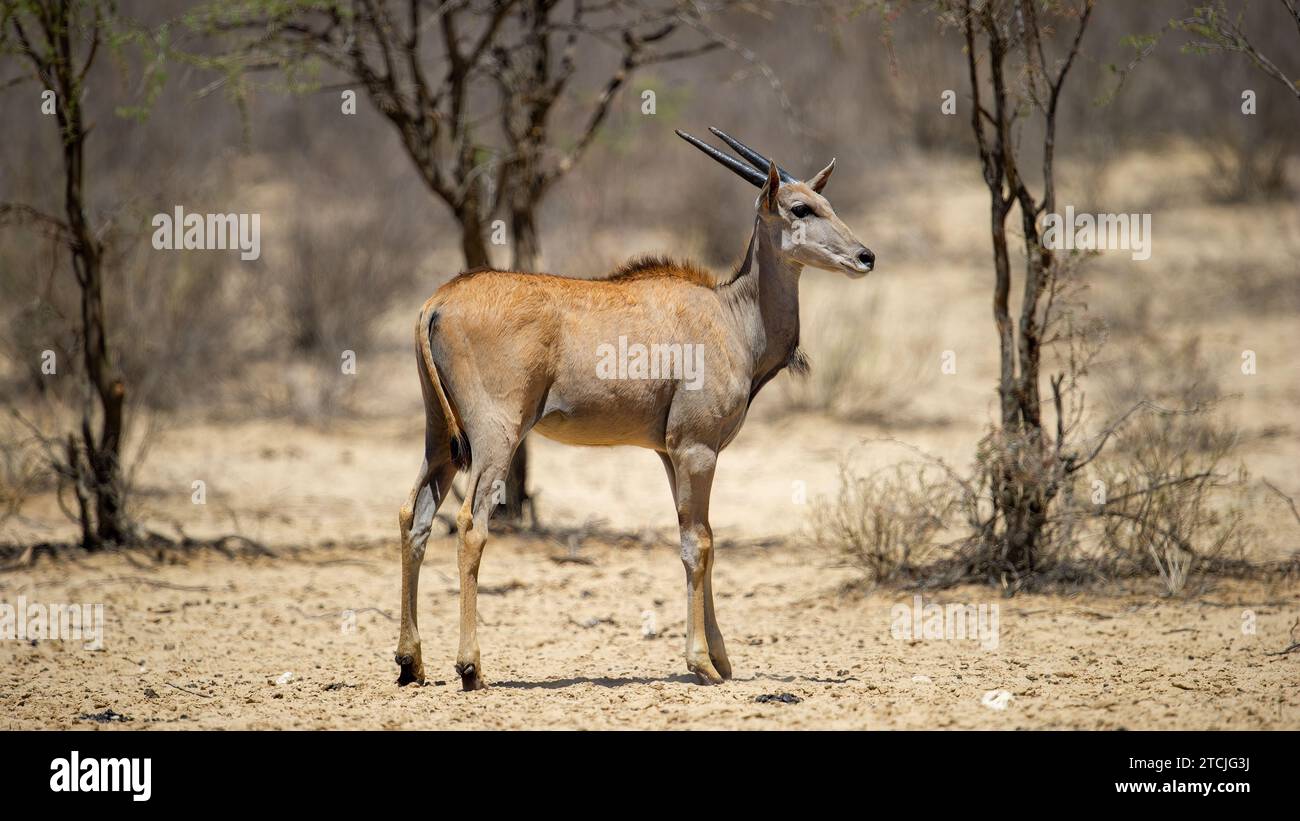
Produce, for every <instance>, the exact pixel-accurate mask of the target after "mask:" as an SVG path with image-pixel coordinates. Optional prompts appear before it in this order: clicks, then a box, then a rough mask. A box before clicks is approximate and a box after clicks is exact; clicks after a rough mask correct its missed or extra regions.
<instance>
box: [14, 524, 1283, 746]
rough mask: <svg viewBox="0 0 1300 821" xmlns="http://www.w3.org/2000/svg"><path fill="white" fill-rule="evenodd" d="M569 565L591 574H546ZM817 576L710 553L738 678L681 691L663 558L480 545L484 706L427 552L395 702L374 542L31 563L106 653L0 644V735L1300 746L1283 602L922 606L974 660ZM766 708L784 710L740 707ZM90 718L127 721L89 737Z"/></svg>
mask: <svg viewBox="0 0 1300 821" xmlns="http://www.w3.org/2000/svg"><path fill="white" fill-rule="evenodd" d="M570 555H576V556H578V557H580V558H581V559H582V560H583V562H590V563H589V564H588V563H578V562H563V563H562V562H557V561H556V560H555V558H556V557H560V556H563V557H568V556H570ZM822 558H823V557H821V556H819V555H817V554H816V553H814V552H812V550H811V549H809V548H801V547H798V546H795V545H787V546H783V547H781V548H779V549H772V548H761V547H752V546H732V547H730V548H723V549H722V550H720V552H719V558H718V563H717V567H716V571H715V574H716V576H715V583H716V588H717V590H718V608H719V618H720V621H721V624H722V627H723V630H724V631H725V633H726V635H727V639H728V647H729V650H730V655H731V658H732V662H733V664H734V666H735V671H736V678H735V679H734V680H733V681H731V682H729V683H727V684H724V685H722V686H717V687H701V686H699V685H697V684H695V683H693V680H692V678H691V677H689V676H687V675H686V671H685V669H684V663H683V660H682V649H683V641H684V639H683V630H684V621H683V617H684V602H683V596H682V587H683V580H682V570H681V565H680V562H679V561H678V560H677V558H676V555H675V553H674V551H673V550H672V549H671V548H670V547H667V546H656V547H628V546H623V547H611V546H604V545H599V544H588V545H584V546H582V547H580V548H579V549H578V550H577V551H576V552H570V551H568V550H562V549H560V548H558V547H556V546H553V545H549V544H547V543H545V542H542V541H538V540H527V541H525V540H520V539H517V538H502V539H498V540H497V541H495V542H494V543H492V544H491V545H490V547H489V552H488V555H487V557H486V558H485V561H484V565H483V571H482V578H481V581H482V584H483V587H484V592H485V595H483V596H481V598H480V613H481V619H482V625H481V627H480V640H481V643H482V647H483V661H484V667H485V670H486V673H487V675H488V678H489V682H490V684H491V686H490V689H488V690H487V691H485V692H481V693H463V692H461V691H460V689H459V687H458V686H456V679H455V676H454V674H453V671H452V661H453V655H454V652H455V642H456V606H457V605H456V593H457V591H456V585H455V582H454V578H455V560H454V548H453V546H452V541H451V539H449V538H446V537H443V538H441V539H438V540H436V541H435V542H434V543H433V544H432V545H431V549H430V552H429V557H428V558H427V559H426V563H425V569H424V575H423V581H424V584H423V587H422V589H421V593H420V600H421V608H422V611H421V613H420V618H421V633H422V639H423V645H424V655H425V664H426V669H427V671H428V673H429V675H430V683H429V684H428V685H427V686H424V687H415V686H410V687H405V688H399V687H397V686H396V685H395V683H394V678H395V674H396V668H395V667H394V666H393V664H392V661H391V657H392V648H393V646H394V644H395V641H396V634H397V624H396V622H395V620H394V617H395V615H396V614H395V607H394V606H395V604H396V599H397V578H398V577H397V572H396V571H397V563H396V557H395V555H393V551H392V549H391V548H390V547H378V546H376V547H370V548H338V549H331V550H325V549H317V550H311V551H306V552H303V553H301V554H299V555H297V556H294V557H292V558H280V559H276V560H272V559H266V558H254V559H246V558H236V559H230V558H225V557H221V556H219V555H215V554H206V555H200V556H193V557H191V558H190V559H188V560H186V561H184V562H181V563H175V560H174V559H173V560H172V562H171V563H168V564H165V565H162V566H156V565H146V564H141V563H140V561H139V560H138V559H135V560H129V559H128V557H123V556H120V555H118V556H100V557H93V558H89V559H82V560H79V561H75V562H74V561H70V560H64V559H57V560H44V561H42V562H41V563H40V564H38V566H37V567H36V568H35V569H34V570H33V571H31V572H29V573H26V574H24V576H23V577H21V578H20V577H18V576H15V575H12V574H11V575H8V576H5V577H3V578H0V598H3V599H4V600H12V599H16V598H17V597H18V596H24V597H25V598H26V599H27V600H28V601H42V602H69V603H71V602H92V601H93V602H102V603H103V604H104V605H105V620H106V627H105V635H104V645H103V648H102V649H101V650H98V651H90V650H86V649H84V648H83V647H82V646H81V644H80V643H79V642H55V641H43V642H35V643H31V642H12V641H10V642H3V643H0V727H3V728H124V729H145V728H155V727H157V728H294V729H311V728H352V729H358V728H457V729H477V728H638V729H641V728H645V729H649V728H677V729H703V728H856V729H884V728H1006V729H1011V728H1039V729H1041V728H1098V729H1099V728H1109V729H1118V728H1128V729H1154V728H1179V729H1191V728H1220V729H1226V728H1289V729H1300V687H1297V686H1296V682H1297V681H1298V680H1300V667H1298V666H1297V665H1300V653H1291V654H1281V655H1269V654H1270V653H1277V651H1279V650H1282V649H1284V648H1286V647H1287V646H1288V645H1289V644H1290V642H1291V639H1290V637H1289V636H1288V631H1289V629H1290V627H1291V625H1292V624H1293V623H1294V622H1295V621H1296V619H1297V616H1298V615H1300V595H1298V594H1297V591H1296V590H1295V587H1294V585H1290V586H1289V588H1288V589H1281V588H1277V587H1269V586H1267V585H1264V584H1250V585H1245V584H1240V583H1235V584H1227V583H1223V584H1220V585H1218V586H1217V589H1214V590H1210V591H1205V592H1203V593H1202V594H1200V595H1196V596H1192V597H1188V598H1185V599H1182V600H1177V601H1173V600H1161V599H1159V598H1158V597H1156V596H1154V595H1151V593H1150V592H1149V591H1144V592H1143V593H1142V594H1140V595H1122V594H1119V595H1098V594H1087V595H1078V596H1070V597H1064V596H1047V595H1035V596H1021V597H1017V598H1015V599H1009V600H999V599H997V598H994V597H992V596H991V592H990V591H989V590H988V589H984V588H964V589H959V590H953V591H948V592H946V593H943V594H941V595H940V596H938V597H937V598H930V597H927V598H926V599H925V603H927V604H928V603H932V602H933V603H939V604H949V603H960V604H970V605H976V606H977V607H978V606H980V605H998V606H999V608H1000V609H999V611H998V613H999V616H998V625H999V629H998V632H997V637H998V640H997V647H996V649H992V648H991V647H990V646H987V645H988V644H989V643H988V642H985V643H984V646H982V644H981V642H979V641H977V640H971V639H965V640H962V639H942V640H941V639H922V640H909V639H907V638H905V637H904V638H897V637H895V636H894V635H893V634H892V631H891V628H892V627H893V626H894V625H893V617H894V615H895V614H894V613H893V608H894V607H895V606H897V605H912V604H913V599H912V596H911V594H909V593H906V592H899V591H876V592H873V593H863V592H861V591H854V590H852V589H851V588H848V587H846V586H845V583H846V582H847V581H849V580H850V579H851V578H852V574H851V573H850V572H849V571H846V570H843V569H837V568H829V567H826V566H824V562H823V561H822ZM346 611H352V613H353V614H354V615H351V616H350V615H349V614H348V613H347V612H346ZM648 614H653V615H648ZM1246 624H1253V628H1254V632H1253V633H1250V632H1248V629H1243V625H1246ZM647 628H651V629H653V631H654V633H655V636H654V638H646V636H645V632H646V630H647ZM286 673H289V674H291V676H289V677H288V678H287V680H285V679H284V678H282V677H284V676H285V674H286ZM277 680H282V681H284V683H277ZM991 691H992V692H993V694H991V695H990V692H991ZM997 691H1005V692H1006V693H1009V698H1008V697H1007V696H999V695H997ZM784 694H789V695H790V696H793V697H795V698H797V699H799V701H797V702H796V701H793V700H790V701H775V702H766V703H763V702H758V701H756V699H757V698H759V697H760V696H765V695H771V696H782V695H784ZM986 701H988V702H990V704H991V705H993V706H990V704H986V703H985V702H986ZM999 704H1000V705H1001V706H1002V709H997V706H996V705H999ZM105 711H112V713H110V714H109V715H112V714H118V715H121V716H124V717H125V718H123V719H120V720H110V721H107V722H104V721H97V720H96V719H95V718H93V716H95V715H99V716H101V717H102V716H103V715H104V714H105ZM128 719H129V720H128Z"/></svg>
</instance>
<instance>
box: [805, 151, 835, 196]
mask: <svg viewBox="0 0 1300 821" xmlns="http://www.w3.org/2000/svg"><path fill="white" fill-rule="evenodd" d="M834 170H835V160H834V159H833V158H832V159H831V161H830V164H829V165H827V166H826V167H825V168H823V169H822V170H821V171H818V172H817V176H815V177H813V178H812V179H811V180H808V187H809V188H811V189H812V190H814V191H816V192H817V193H818V194H820V193H821V192H822V189H823V188H825V187H826V181H827V180H829V179H830V178H831V172H832V171H834Z"/></svg>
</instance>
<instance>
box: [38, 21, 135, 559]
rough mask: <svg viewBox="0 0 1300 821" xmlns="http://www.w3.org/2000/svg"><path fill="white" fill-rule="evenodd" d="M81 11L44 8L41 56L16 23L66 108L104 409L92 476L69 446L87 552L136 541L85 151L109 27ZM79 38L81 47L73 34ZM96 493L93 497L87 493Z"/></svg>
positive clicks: (75, 264) (87, 351) (92, 384)
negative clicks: (90, 81) (94, 75)
mask: <svg viewBox="0 0 1300 821" xmlns="http://www.w3.org/2000/svg"><path fill="white" fill-rule="evenodd" d="M79 10H81V7H79V6H75V5H70V4H67V3H50V4H48V5H46V6H45V7H42V8H38V9H37V10H36V12H37V20H38V21H39V25H40V27H41V28H42V30H43V31H44V34H45V39H46V41H47V43H48V44H49V50H48V51H38V50H37V49H36V48H34V47H33V46H32V45H31V43H30V42H29V41H28V40H27V38H26V36H25V34H24V33H23V31H22V29H21V28H19V23H18V22H17V21H16V20H15V21H14V26H15V31H16V32H17V33H18V35H19V36H18V39H19V41H20V43H21V45H22V51H23V53H25V54H26V55H27V57H28V58H29V59H30V60H31V61H32V62H33V63H34V64H35V67H36V69H37V73H38V74H39V75H40V77H41V78H42V79H43V80H44V81H45V82H47V83H52V84H53V85H54V86H55V89H56V91H57V95H58V105H57V106H56V108H55V114H56V116H57V120H58V124H59V136H60V139H61V143H62V148H63V172H64V178H63V182H64V186H63V208H64V217H65V223H64V228H65V229H66V241H67V244H68V248H69V251H70V252H71V254H72V269H73V274H74V275H75V276H76V279H77V285H78V287H79V288H80V290H81V336H82V351H83V364H84V366H85V369H86V379H87V380H88V382H89V388H90V389H91V390H93V392H94V396H95V398H96V399H98V403H99V431H98V433H96V432H95V430H94V419H93V416H94V412H93V408H92V404H91V401H90V398H89V397H87V401H86V405H85V407H84V409H83V411H82V421H81V439H82V442H81V452H82V453H84V459H85V461H86V463H87V464H88V468H89V471H88V475H85V472H84V471H83V469H82V465H81V459H82V458H83V457H82V456H80V455H78V453H77V448H74V447H73V446H72V443H71V439H70V440H69V447H68V458H69V460H72V461H73V462H74V463H73V464H70V465H69V468H70V470H71V471H72V472H73V474H74V476H76V477H79V478H78V479H77V482H78V484H79V485H80V486H79V487H78V488H77V499H78V504H79V505H80V506H81V508H82V510H81V513H80V518H81V526H82V542H83V546H84V547H85V548H86V549H94V548H96V547H99V546H102V545H105V544H121V543H123V542H125V541H126V540H127V539H128V537H129V536H130V527H129V525H128V522H127V519H126V511H125V506H124V499H123V496H124V485H123V480H122V466H121V451H122V432H123V426H124V420H123V416H124V410H123V409H124V405H125V401H126V385H125V383H124V382H123V380H122V377H121V375H120V374H119V373H118V371H117V369H116V368H115V367H114V365H113V360H112V357H111V356H110V354H109V345H108V328H107V322H106V320H105V315H104V280H103V248H102V246H101V245H100V243H99V241H98V240H97V239H96V238H95V235H94V232H93V231H92V229H91V227H90V223H89V220H88V219H87V218H86V207H85V146H86V136H87V133H88V129H87V128H86V126H85V121H84V118H83V112H82V107H81V105H82V100H81V97H82V93H83V91H84V89H85V77H86V73H87V72H88V70H89V69H90V66H91V64H92V63H93V61H94V59H95V54H96V53H97V51H98V46H99V43H100V40H101V38H102V35H103V31H102V28H103V25H104V24H105V11H104V9H103V8H102V7H100V6H87V7H86V10H87V11H93V13H94V19H93V22H92V21H85V20H78V19H77V17H78V13H79ZM86 27H88V30H89V33H90V36H91V39H90V43H89V46H88V48H87V53H86V57H85V60H84V61H83V62H82V63H81V64H80V65H78V64H77V58H76V54H75V51H76V49H77V46H78V45H79V44H81V43H80V37H81V35H82V34H83V33H84V31H85V30H86ZM74 33H76V34H77V37H78V40H77V41H74V39H73V35H74ZM87 490H88V493H87ZM88 496H89V497H93V504H94V509H95V515H94V532H93V534H92V533H91V528H90V517H89V515H88V513H89V511H88V508H89V507H90V503H91V499H90V498H87V497H88Z"/></svg>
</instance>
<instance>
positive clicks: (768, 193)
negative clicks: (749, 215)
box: [763, 160, 781, 213]
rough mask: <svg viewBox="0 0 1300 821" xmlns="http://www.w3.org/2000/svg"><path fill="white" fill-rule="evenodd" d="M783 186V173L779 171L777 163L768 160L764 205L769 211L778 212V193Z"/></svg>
mask: <svg viewBox="0 0 1300 821" xmlns="http://www.w3.org/2000/svg"><path fill="white" fill-rule="evenodd" d="M780 186H781V175H780V172H779V171H777V168H776V163H774V162H772V161H771V160H768V162H767V185H765V186H763V205H764V206H766V208H767V210H768V211H772V212H774V213H775V212H776V193H777V189H778V188H780Z"/></svg>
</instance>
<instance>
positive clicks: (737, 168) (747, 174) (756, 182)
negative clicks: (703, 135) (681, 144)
mask: <svg viewBox="0 0 1300 821" xmlns="http://www.w3.org/2000/svg"><path fill="white" fill-rule="evenodd" d="M674 130H675V131H676V132H677V136H678V137H681V138H682V139H683V140H685V141H686V142H688V143H690V144H691V145H693V146H695V147H696V148H698V149H700V150H701V151H703V152H704V153H705V154H708V155H709V156H710V157H712V158H713V159H715V160H717V161H718V162H719V163H721V164H722V165H725V166H726V167H727V168H730V169H731V170H732V171H734V172H736V174H737V176H739V177H740V178H741V179H743V180H745V181H746V182H748V183H749V184H750V185H753V186H754V187H755V188H762V187H763V186H764V185H766V184H767V173H766V172H765V171H764V172H760V171H759V170H758V169H756V168H751V167H750V166H748V165H746V164H745V163H743V162H741V161H740V160H738V159H736V158H735V157H732V156H730V155H728V154H723V153H722V152H721V151H719V150H718V149H716V148H714V147H713V146H711V145H709V144H708V143H706V142H703V141H701V140H697V139H696V138H694V137H692V136H691V135H690V134H687V133H686V132H685V131H682V130H681V129H680V128H678V129H674ZM763 167H764V168H767V166H763Z"/></svg>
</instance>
